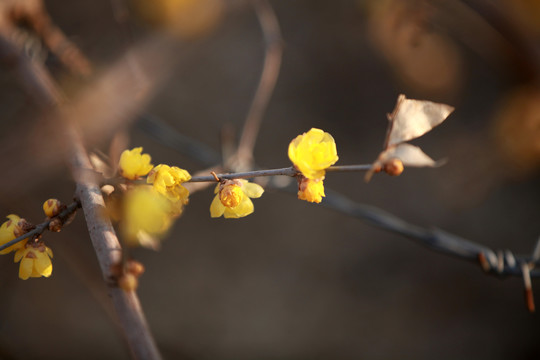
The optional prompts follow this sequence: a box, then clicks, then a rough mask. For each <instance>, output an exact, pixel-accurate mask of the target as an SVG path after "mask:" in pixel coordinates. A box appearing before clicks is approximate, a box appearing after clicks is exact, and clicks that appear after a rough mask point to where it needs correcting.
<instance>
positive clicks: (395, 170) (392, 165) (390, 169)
mask: <svg viewBox="0 0 540 360" xmlns="http://www.w3.org/2000/svg"><path fill="white" fill-rule="evenodd" d="M384 171H385V172H386V173H387V174H388V175H390V176H398V175H401V173H402V172H403V163H402V162H401V160H399V159H396V158H394V159H390V160H389V161H388V162H387V163H385V164H384Z"/></svg>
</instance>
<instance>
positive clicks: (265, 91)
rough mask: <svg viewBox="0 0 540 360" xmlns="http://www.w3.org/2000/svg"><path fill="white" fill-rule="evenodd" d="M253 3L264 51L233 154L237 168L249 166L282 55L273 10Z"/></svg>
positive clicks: (257, 0)
mask: <svg viewBox="0 0 540 360" xmlns="http://www.w3.org/2000/svg"><path fill="white" fill-rule="evenodd" d="M252 3H253V6H254V8H255V12H256V14H257V19H258V20H259V23H260V25H261V30H262V32H263V36H264V41H265V44H266V53H265V58H264V65H263V70H262V73H261V77H260V79H259V85H258V87H257V91H256V92H255V97H254V98H253V102H252V103H251V107H250V109H249V112H248V115H247V117H246V121H245V122H244V129H243V130H242V135H241V137H240V142H239V145H238V150H237V153H236V159H235V160H236V161H237V165H238V166H239V168H240V169H245V168H246V167H249V166H250V165H251V162H252V159H253V148H254V147H255V142H256V140H257V134H258V133H259V129H260V126H261V122H262V117H263V114H264V112H265V111H266V108H267V107H268V103H269V101H270V97H271V96H272V93H273V92H274V88H275V86H276V82H277V78H278V75H279V70H280V67H281V58H282V54H283V39H282V37H281V30H280V27H279V22H278V20H277V17H276V14H275V12H274V9H273V8H272V6H271V5H270V3H269V2H268V1H267V0H253V1H252Z"/></svg>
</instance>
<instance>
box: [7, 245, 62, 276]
mask: <svg viewBox="0 0 540 360" xmlns="http://www.w3.org/2000/svg"><path fill="white" fill-rule="evenodd" d="M52 257H53V253H52V250H51V249H49V248H48V247H47V246H45V244H43V243H41V242H39V243H32V244H31V243H26V244H25V246H24V247H23V248H21V249H19V250H17V252H16V253H15V259H14V261H15V262H19V261H20V262H21V265H20V266H19V277H20V278H21V279H23V280H26V279H28V278H29V277H41V276H45V277H49V276H51V274H52V263H51V258H52Z"/></svg>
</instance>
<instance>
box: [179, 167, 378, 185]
mask: <svg viewBox="0 0 540 360" xmlns="http://www.w3.org/2000/svg"><path fill="white" fill-rule="evenodd" d="M370 169H371V165H370V164H368V165H342V166H330V167H329V168H327V169H326V171H329V172H351V171H367V170H370ZM300 174H301V172H300V171H298V170H297V169H296V168H295V167H293V166H291V167H286V168H280V169H265V170H254V171H246V172H239V173H227V174H215V176H217V177H218V178H219V179H250V178H256V177H261V176H278V175H283V176H297V175H300ZM215 176H214V175H212V176H193V177H192V178H191V180H189V181H188V182H206V181H210V182H211V181H214V182H215V181H216V179H215Z"/></svg>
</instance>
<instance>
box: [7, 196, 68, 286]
mask: <svg viewBox="0 0 540 360" xmlns="http://www.w3.org/2000/svg"><path fill="white" fill-rule="evenodd" d="M60 206H61V204H60V202H59V201H58V200H56V199H49V200H47V201H45V203H44V204H43V211H44V212H45V215H47V217H48V218H52V217H54V216H56V215H58V213H59V212H60ZM7 218H8V220H7V221H5V222H4V223H3V224H2V225H1V226H0V245H4V244H7V243H8V242H10V241H11V240H14V239H16V238H17V237H19V236H22V235H24V234H25V233H26V232H27V231H28V230H29V229H31V228H32V225H31V224H29V223H28V222H27V221H26V220H25V219H22V218H20V217H19V216H17V215H15V214H10V215H8V216H7ZM13 251H14V252H15V258H14V261H15V262H20V266H19V277H20V278H21V279H23V280H26V279H28V278H30V277H42V276H44V277H49V276H51V274H52V263H51V258H52V257H53V252H52V250H51V249H50V248H48V247H47V246H45V244H44V243H43V242H42V241H40V240H39V239H35V240H34V239H32V240H28V239H24V240H22V241H19V242H17V243H15V244H13V245H11V246H9V247H7V248H6V249H4V250H2V251H0V254H2V255H5V254H9V253H11V252H13Z"/></svg>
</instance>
